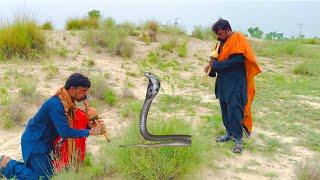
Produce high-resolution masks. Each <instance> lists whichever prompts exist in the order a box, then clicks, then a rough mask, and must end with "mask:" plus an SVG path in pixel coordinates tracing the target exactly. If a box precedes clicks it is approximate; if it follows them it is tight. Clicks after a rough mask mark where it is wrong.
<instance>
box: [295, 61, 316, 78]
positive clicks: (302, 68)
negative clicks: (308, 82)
mask: <svg viewBox="0 0 320 180" xmlns="http://www.w3.org/2000/svg"><path fill="white" fill-rule="evenodd" d="M293 72H294V73H295V74H302V75H308V76H314V75H316V72H317V69H316V66H314V65H312V64H307V63H300V64H298V65H296V66H295V67H294V69H293Z"/></svg>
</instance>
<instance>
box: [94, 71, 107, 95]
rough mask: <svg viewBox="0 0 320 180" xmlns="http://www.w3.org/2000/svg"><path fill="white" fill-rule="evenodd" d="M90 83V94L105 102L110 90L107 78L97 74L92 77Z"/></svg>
mask: <svg viewBox="0 0 320 180" xmlns="http://www.w3.org/2000/svg"><path fill="white" fill-rule="evenodd" d="M90 81H91V87H90V94H91V95H92V96H93V97H95V98H97V99H99V100H105V92H106V91H107V90H108V89H109V85H108V84H107V78H106V77H104V75H103V74H102V73H97V74H93V75H92V76H90Z"/></svg>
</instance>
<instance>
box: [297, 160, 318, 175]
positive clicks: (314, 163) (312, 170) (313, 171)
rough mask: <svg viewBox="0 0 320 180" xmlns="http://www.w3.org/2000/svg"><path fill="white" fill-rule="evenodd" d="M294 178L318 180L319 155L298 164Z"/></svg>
mask: <svg viewBox="0 0 320 180" xmlns="http://www.w3.org/2000/svg"><path fill="white" fill-rule="evenodd" d="M296 178H297V179H298V180H318V179H320V157H319V156H314V157H312V158H309V159H307V160H306V162H305V163H304V164H300V165H299V167H297V168H296Z"/></svg>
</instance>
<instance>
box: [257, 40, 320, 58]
mask: <svg viewBox="0 0 320 180" xmlns="http://www.w3.org/2000/svg"><path fill="white" fill-rule="evenodd" d="M255 48H256V49H255V52H256V53H257V54H258V55H260V56H267V57H284V56H290V57H302V58H310V59H320V55H319V53H317V51H319V50H320V48H319V47H318V46H307V45H304V44H303V43H302V42H301V41H300V40H286V41H266V42H264V43H263V44H260V45H259V46H256V47H255Z"/></svg>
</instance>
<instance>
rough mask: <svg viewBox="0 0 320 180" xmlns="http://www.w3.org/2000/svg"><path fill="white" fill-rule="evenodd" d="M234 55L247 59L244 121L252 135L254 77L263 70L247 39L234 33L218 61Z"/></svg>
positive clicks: (227, 41) (224, 46)
mask: <svg viewBox="0 0 320 180" xmlns="http://www.w3.org/2000/svg"><path fill="white" fill-rule="evenodd" d="M232 54H242V55H243V56H244V57H245V67H246V79H247V98H248V99H247V104H246V105H245V108H244V120H243V126H244V127H245V129H246V131H247V133H248V134H251V132H252V130H253V126H252V115H251V110H250V109H251V104H252V101H253V98H254V95H255V86H254V76H255V75H257V74H259V73H260V72H261V69H260V67H259V65H258V63H257V60H256V58H255V56H254V54H253V52H252V49H251V48H250V45H249V43H248V41H247V40H246V38H245V37H244V36H243V35H242V34H240V33H238V32H234V33H232V35H231V36H230V37H229V38H228V39H227V40H226V42H225V43H224V45H223V47H222V49H221V51H220V53H219V56H218V61H224V60H227V59H228V58H229V56H230V55H232Z"/></svg>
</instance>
